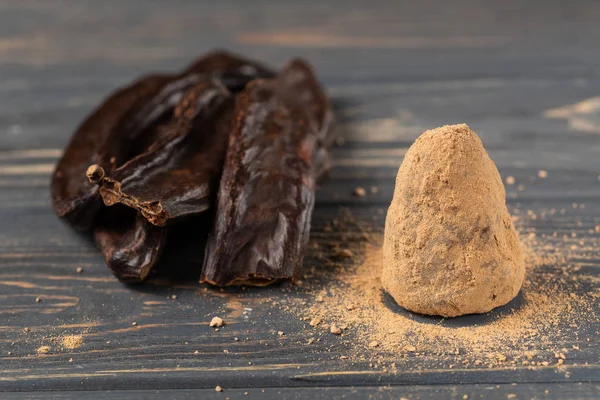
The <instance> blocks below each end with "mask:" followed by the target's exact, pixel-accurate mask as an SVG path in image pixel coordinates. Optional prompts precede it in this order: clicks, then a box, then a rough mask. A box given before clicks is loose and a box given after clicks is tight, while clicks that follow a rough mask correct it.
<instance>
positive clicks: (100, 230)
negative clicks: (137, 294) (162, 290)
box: [94, 206, 166, 283]
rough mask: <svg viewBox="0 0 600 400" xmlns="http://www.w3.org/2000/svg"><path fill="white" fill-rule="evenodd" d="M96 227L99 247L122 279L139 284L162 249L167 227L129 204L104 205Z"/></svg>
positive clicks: (146, 275) (95, 234)
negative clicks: (148, 218)
mask: <svg viewBox="0 0 600 400" xmlns="http://www.w3.org/2000/svg"><path fill="white" fill-rule="evenodd" d="M98 219H100V220H101V221H100V223H98V224H97V225H96V226H95V227H94V240H95V242H96V246H97V247H98V248H99V249H100V251H102V253H103V254H104V259H105V261H106V265H107V266H108V267H109V268H110V270H111V271H112V272H113V274H114V275H115V276H116V277H117V278H119V280H121V281H123V282H127V283H138V282H141V281H143V280H145V279H146V278H147V277H148V274H149V273H150V271H151V269H152V268H153V267H154V265H155V264H156V262H157V261H158V258H159V256H160V254H161V252H162V249H163V247H164V245H165V240H166V230H165V228H161V227H158V226H154V225H152V224H151V223H150V222H148V221H147V220H146V219H145V218H144V217H142V215H141V214H140V213H137V212H135V211H134V210H132V209H129V208H127V207H123V206H121V207H108V208H104V209H103V210H102V211H101V213H100V216H99V217H98Z"/></svg>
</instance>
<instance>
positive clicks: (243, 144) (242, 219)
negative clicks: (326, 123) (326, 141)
mask: <svg viewBox="0 0 600 400" xmlns="http://www.w3.org/2000/svg"><path fill="white" fill-rule="evenodd" d="M282 84H285V83H284V82H283V83H282V81H279V80H278V79H270V80H262V79H260V80H255V81H253V82H251V83H250V84H249V85H248V87H247V88H246V90H245V91H244V92H242V93H241V94H240V95H238V97H237V101H236V113H235V125H234V127H233V130H232V133H231V135H230V138H229V147H228V150H227V158H226V162H225V167H224V171H223V176H222V178H221V182H220V187H219V194H218V202H217V210H216V217H215V223H214V225H213V229H212V231H211V235H210V237H209V240H208V245H207V249H206V258H205V262H204V268H203V271H202V276H201V282H208V283H211V284H214V285H219V286H227V285H255V286H261V285H268V284H270V283H272V282H275V281H278V280H282V279H292V280H293V279H295V278H296V277H297V276H298V274H299V272H300V269H301V266H302V259H303V253H304V248H305V246H306V242H307V240H308V235H309V230H310V219H311V214H312V210H313V206H314V196H315V195H314V190H315V176H314V170H313V165H312V163H313V157H314V153H315V150H316V146H317V141H318V134H319V132H318V131H316V130H314V127H313V125H312V124H311V121H309V120H308V118H307V114H306V112H305V110H303V107H299V106H298V104H297V103H295V102H294V100H293V99H294V96H288V95H287V93H286V96H284V98H282V97H281V96H280V95H279V93H281V90H283V91H284V92H285V89H286V88H285V87H281V86H280V85H282ZM284 100H285V102H284ZM288 102H289V104H288Z"/></svg>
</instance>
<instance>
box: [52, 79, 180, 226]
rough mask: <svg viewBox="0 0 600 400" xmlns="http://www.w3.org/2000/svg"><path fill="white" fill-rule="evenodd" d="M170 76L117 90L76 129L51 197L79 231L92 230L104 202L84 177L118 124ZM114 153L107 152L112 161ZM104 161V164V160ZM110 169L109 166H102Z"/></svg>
mask: <svg viewBox="0 0 600 400" xmlns="http://www.w3.org/2000/svg"><path fill="white" fill-rule="evenodd" d="M170 79H171V78H170V77H169V76H167V75H152V76H148V77H145V78H142V79H140V80H138V81H136V82H134V83H133V84H132V85H130V86H127V87H125V88H123V89H120V90H118V91H117V92H115V93H114V94H112V95H111V96H110V97H109V98H108V99H106V100H105V101H104V103H103V104H102V105H101V106H100V107H98V109H96V110H95V111H94V112H93V113H92V114H91V115H90V116H89V117H88V118H87V119H86V120H85V121H84V122H83V124H82V125H81V126H80V127H79V128H78V129H77V131H76V132H75V134H74V135H73V137H72V138H71V141H70V143H69V144H68V145H67V147H66V149H65V152H64V154H63V156H62V158H61V159H60V160H59V162H58V164H57V166H56V169H55V171H54V173H53V175H52V182H51V197H52V203H53V206H54V211H55V212H56V214H57V215H58V216H59V217H61V218H65V219H66V220H67V221H68V222H69V223H70V224H71V225H72V226H73V227H74V228H76V229H78V230H84V231H85V230H89V229H90V227H91V226H92V223H93V220H94V217H95V216H96V213H97V211H98V210H99V208H100V207H101V205H102V202H101V201H100V200H99V198H98V187H97V186H96V185H93V184H91V183H90V182H89V181H88V180H87V179H86V178H85V171H86V169H87V167H88V166H89V165H90V164H93V163H97V162H99V154H100V152H101V151H102V149H103V148H104V147H105V145H106V142H107V140H108V139H109V137H110V136H111V134H113V132H114V129H115V127H116V126H117V125H118V123H119V122H120V121H121V120H122V119H123V117H124V116H125V115H127V114H128V113H131V112H132V110H133V109H135V108H137V107H140V106H141V104H143V103H145V102H146V101H148V100H149V99H150V98H151V97H152V96H153V95H154V94H156V93H158V92H159V91H160V89H161V88H162V87H163V86H164V85H165V84H166V83H168V82H169V80H170ZM111 157H113V155H107V156H106V157H105V158H107V159H108V160H109V161H110V159H111ZM103 164H104V163H103ZM103 167H104V168H105V169H107V170H110V168H111V166H110V165H106V164H105V165H103Z"/></svg>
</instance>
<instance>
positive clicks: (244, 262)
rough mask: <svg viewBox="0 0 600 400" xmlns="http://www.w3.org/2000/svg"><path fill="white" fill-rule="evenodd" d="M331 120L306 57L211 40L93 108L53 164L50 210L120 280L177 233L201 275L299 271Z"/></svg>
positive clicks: (240, 281) (261, 280) (259, 278)
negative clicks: (245, 53)
mask: <svg viewBox="0 0 600 400" xmlns="http://www.w3.org/2000/svg"><path fill="white" fill-rule="evenodd" d="M333 120H334V118H333V113H332V109H331V105H330V102H329V100H328V98H327V96H326V94H325V92H324V91H323V89H322V87H321V86H320V84H319V83H318V80H317V78H316V76H315V74H314V71H313V69H312V68H311V67H310V66H309V65H308V64H307V63H306V62H304V61H302V60H299V59H295V60H292V61H290V62H288V63H287V64H286V65H285V66H283V68H281V69H280V70H279V71H278V72H275V71H273V70H272V69H270V68H268V67H265V66H264V65H262V64H260V63H257V62H255V61H252V60H248V59H245V58H242V57H239V56H235V55H232V54H230V53H227V52H222V51H216V52H211V53H208V54H206V55H205V56H203V57H201V58H199V59H198V60H196V61H195V62H194V63H193V64H192V65H190V66H189V67H188V68H186V69H185V70H184V71H183V72H181V73H180V74H173V75H167V74H160V75H149V76H146V77H142V78H140V79H138V80H137V81H135V82H134V83H132V84H131V85H129V86H127V87H124V88H121V89H119V90H117V91H116V92H115V93H113V94H112V95H111V96H109V97H108V98H107V99H106V100H105V101H104V103H103V104H101V105H100V107H99V108H98V109H96V110H95V111H94V112H93V113H92V114H91V115H90V116H89V117H87V119H86V120H85V121H84V122H83V124H82V125H81V126H80V127H79V128H78V129H77V131H76V132H75V134H74V136H73V138H72V139H71V141H70V143H69V145H68V146H67V148H66V150H65V152H64V155H63V157H62V159H61V160H60V161H59V163H58V165H57V167H56V170H55V172H54V174H53V176H52V187H51V190H52V200H53V205H54V210H55V212H56V214H57V215H58V216H59V217H61V218H63V219H64V220H65V221H66V222H67V223H69V224H70V225H71V226H72V227H73V228H75V229H77V230H80V231H86V232H91V233H92V234H93V236H94V240H95V242H96V244H97V246H98V248H99V249H100V251H102V253H103V254H104V256H105V259H106V264H107V265H108V266H109V268H110V269H111V270H112V272H113V273H114V274H115V276H117V277H118V278H119V279H120V280H122V281H126V282H141V281H143V280H145V279H146V278H147V277H148V275H149V273H150V272H151V271H152V269H153V267H154V266H155V264H156V263H157V261H158V260H159V258H160V257H161V253H163V251H162V250H163V249H164V248H165V246H166V243H167V242H168V241H169V240H181V239H182V238H183V240H184V241H187V242H188V243H189V244H190V245H191V247H192V249H193V250H194V251H195V254H196V257H203V258H202V260H203V262H202V263H201V265H202V267H201V268H200V269H201V271H199V275H200V281H201V282H208V283H211V284H215V285H220V286H227V285H266V284H269V283H271V282H275V281H278V280H282V279H292V280H293V279H295V278H297V277H298V274H299V272H300V268H301V266H302V259H303V253H304V250H305V247H306V244H307V241H308V236H309V231H310V221H311V214H312V210H313V207H314V199H315V185H316V182H317V181H318V180H319V179H320V178H321V177H323V176H324V174H325V173H326V172H327V171H328V169H329V167H330V162H329V160H330V158H329V157H330V156H329V149H330V148H331V146H332V144H333V142H334V139H335V138H334V129H333V125H334V124H333ZM184 227H185V229H187V230H188V232H190V233H189V234H188V233H187V232H181V231H180V232H178V229H184ZM174 237H175V238H178V239H170V238H174ZM177 264H178V263H176V262H174V263H172V265H169V266H168V267H169V268H174V269H176V268H178V267H179V266H178V265H177Z"/></svg>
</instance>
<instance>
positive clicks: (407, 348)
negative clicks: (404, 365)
mask: <svg viewBox="0 0 600 400" xmlns="http://www.w3.org/2000/svg"><path fill="white" fill-rule="evenodd" d="M404 350H406V351H408V352H410V353H413V352H415V351H417V348H416V347H415V346H413V345H411V344H408V345H406V346H404Z"/></svg>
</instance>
